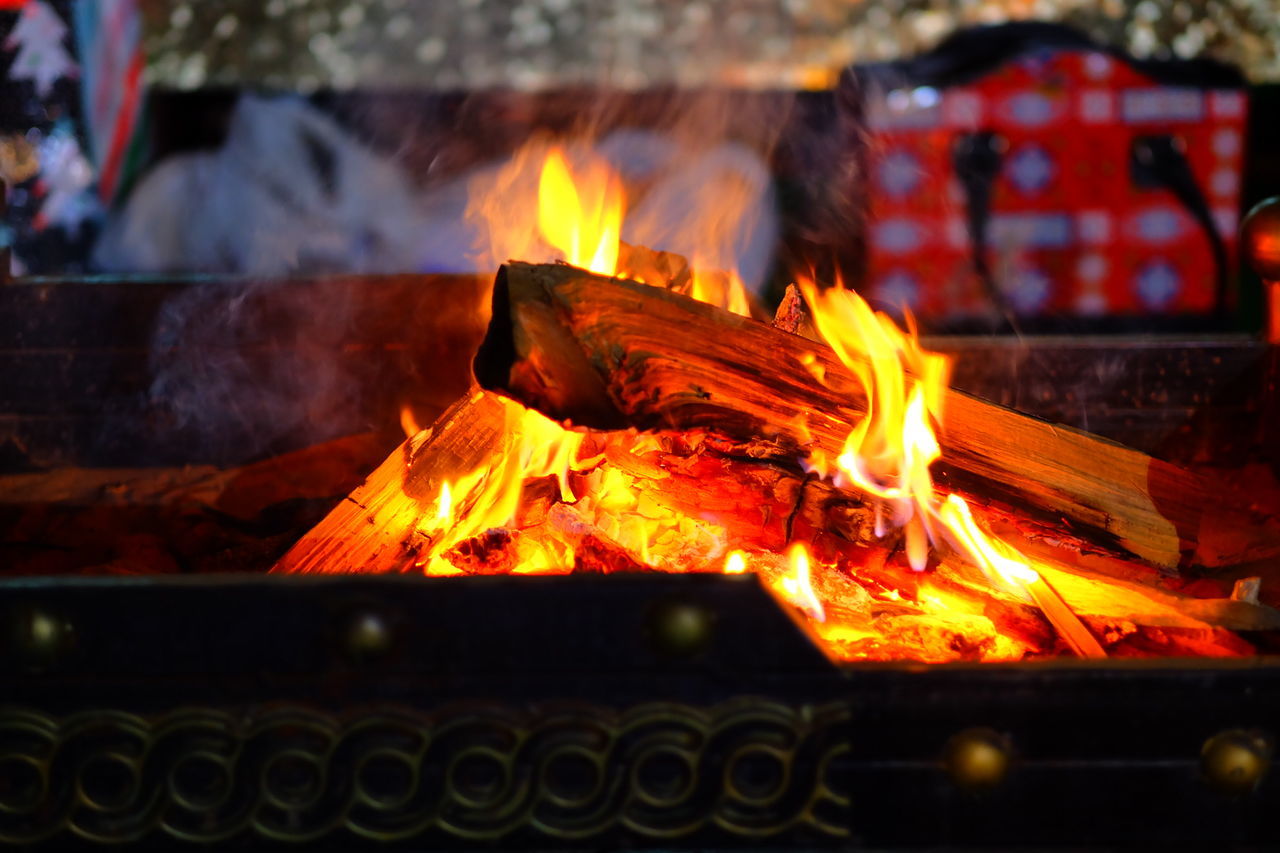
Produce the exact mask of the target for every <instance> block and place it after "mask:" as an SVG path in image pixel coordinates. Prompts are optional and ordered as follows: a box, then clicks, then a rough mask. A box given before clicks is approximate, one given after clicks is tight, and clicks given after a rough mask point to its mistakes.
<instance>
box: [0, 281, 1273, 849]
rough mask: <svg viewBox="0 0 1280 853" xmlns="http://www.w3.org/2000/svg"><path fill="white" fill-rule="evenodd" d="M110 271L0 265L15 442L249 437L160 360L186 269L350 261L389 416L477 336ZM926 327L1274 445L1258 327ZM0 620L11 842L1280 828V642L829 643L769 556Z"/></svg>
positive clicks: (569, 839)
mask: <svg viewBox="0 0 1280 853" xmlns="http://www.w3.org/2000/svg"><path fill="white" fill-rule="evenodd" d="M117 284H119V285H122V286H119V287H108V286H106V285H105V284H104V283H97V284H95V283H92V282H20V283H14V284H10V285H6V286H4V287H0V302H3V303H4V306H3V307H4V310H0V324H6V325H5V327H4V336H5V340H7V341H9V342H10V344H9V346H8V347H7V348H6V349H5V351H4V357H5V358H8V359H9V360H10V363H11V366H15V367H19V366H24V365H25V372H19V373H15V372H13V371H10V372H9V374H8V375H11V376H26V377H28V378H29V381H27V382H24V383H16V384H14V385H11V386H9V387H8V388H7V389H6V391H7V393H8V398H7V399H6V400H5V401H4V402H5V406H4V413H3V415H0V425H3V426H4V428H5V430H6V431H5V432H4V434H3V438H4V439H5V441H4V445H5V447H6V453H5V454H4V456H3V461H4V466H5V468H6V469H7V470H18V469H31V468H39V467H55V468H56V467H60V466H68V465H113V464H114V465H120V464H132V465H136V464H147V463H150V464H174V462H175V461H180V460H185V461H189V462H218V463H220V464H231V463H233V462H235V461H237V460H236V459H235V458H234V452H235V448H234V447H229V446H228V443H227V442H225V441H224V442H221V443H219V444H217V445H216V446H213V445H209V444H207V443H201V440H200V434H198V433H195V432H192V431H191V428H190V425H189V424H185V423H184V422H181V421H180V420H178V419H174V418H170V417H167V416H166V410H165V409H164V407H163V401H159V402H157V400H156V399H155V398H154V395H151V394H149V388H150V387H151V386H150V381H151V379H150V377H151V375H152V374H151V368H150V367H149V366H148V365H150V364H151V362H148V361H147V359H148V358H152V357H154V356H153V355H148V353H152V351H153V347H154V340H153V339H152V332H151V330H152V329H153V328H154V327H155V326H156V323H157V321H156V317H157V316H160V315H159V314H157V312H159V311H160V307H159V306H161V305H164V304H170V301H171V300H172V299H173V298H174V294H176V293H184V292H188V291H192V292H196V293H197V294H199V293H200V292H202V291H201V288H204V289H205V291H204V293H205V296H208V297H209V298H214V299H216V298H226V299H228V300H231V301H234V302H235V304H237V305H241V306H244V305H248V304H254V300H255V299H258V297H262V300H261V301H262V307H260V309H259V310H262V311H264V312H265V313H266V314H267V315H270V314H271V312H272V310H273V309H272V308H271V306H272V304H275V303H273V300H275V299H277V298H282V299H285V300H286V301H285V303H284V304H285V305H287V306H296V305H297V304H300V303H299V302H298V301H297V300H296V299H295V298H294V297H293V296H288V295H287V294H289V293H290V292H293V291H298V292H301V293H303V294H304V295H305V294H313V295H314V294H317V293H323V294H324V298H325V299H330V300H331V299H333V298H337V296H341V295H342V294H346V296H345V297H343V298H349V299H351V300H354V304H355V305H356V309H358V310H355V309H353V310H354V314H353V315H352V316H354V317H357V318H363V319H359V320H358V321H353V322H352V323H350V324H345V325H344V326H343V327H342V329H341V330H340V333H339V332H335V333H334V335H333V336H331V339H330V338H325V339H324V343H325V346H330V347H331V348H332V350H333V352H334V353H340V354H341V356H342V357H343V358H346V359H349V360H351V361H352V363H353V364H356V365H358V366H357V367H355V368H353V369H352V372H351V375H352V376H355V377H357V379H358V380H359V381H358V382H357V384H358V385H360V387H361V389H362V390H361V391H360V393H358V394H353V395H352V396H351V399H353V400H357V401H358V402H359V405H360V406H368V407H370V410H371V411H372V410H376V411H379V412H382V415H380V417H384V419H385V418H390V419H392V420H394V417H395V415H394V408H395V406H394V402H395V400H394V399H392V398H386V395H384V394H380V393H379V392H378V390H377V389H378V388H384V390H385V387H384V386H386V385H387V383H391V385H392V386H394V387H403V386H404V384H405V383H406V382H409V383H410V384H412V380H413V378H414V377H413V375H412V371H409V370H408V369H407V368H406V365H408V364H412V363H415V362H418V363H420V360H421V358H422V357H423V352H421V351H417V350H414V349H413V347H415V346H418V347H424V346H425V347H427V353H426V354H427V356H430V354H431V352H434V351H435V350H432V349H431V348H432V347H436V348H438V349H439V350H440V351H441V352H444V351H446V350H449V351H451V350H455V349H458V348H461V347H465V346H466V345H467V341H468V340H470V338H469V337H468V336H469V335H471V336H474V337H476V338H478V335H479V329H478V328H477V329H475V330H473V331H471V332H467V333H466V334H462V335H461V336H460V337H458V338H457V339H453V340H445V339H440V340H435V341H427V342H425V343H424V342H422V339H423V336H422V335H421V334H420V332H421V329H420V324H419V323H418V320H420V319H422V318H428V317H429V316H430V315H431V314H432V311H433V310H434V308H433V306H434V305H435V304H437V303H433V302H431V301H429V300H427V299H426V298H425V297H423V296H422V294H423V292H424V290H423V288H422V287H417V288H416V289H415V288H413V287H412V286H411V285H412V284H413V283H412V282H408V281H407V280H402V279H395V280H374V281H372V282H371V281H360V282H345V283H344V282H343V281H340V280H326V281H321V282H310V283H308V282H293V283H288V284H286V285H282V286H281V288H282V289H277V288H275V287H272V288H270V289H268V290H267V291H262V290H260V289H257V288H256V285H254V284H253V283H247V282H226V281H217V282H209V281H205V282H200V281H187V282H167V283H141V282H135V283H133V284H131V285H128V286H123V283H117ZM419 284H421V283H420V282H419ZM450 286H456V287H460V288H463V289H465V288H466V287H468V286H472V287H474V282H473V283H472V284H471V285H467V284H466V283H465V282H463V283H458V282H455V284H454V285H450ZM149 288H155V289H149ZM246 288H248V289H249V290H248V291H246ZM246 293H247V296H248V297H252V298H247V296H246ZM282 293H284V294H286V295H285V296H281V295H280V294H282ZM210 294H212V296H210ZM295 295H296V294H295ZM193 298H196V304H197V305H199V304H203V303H201V302H200V299H201V298H204V297H193ZM406 299H408V300H409V301H408V302H406V301H405V300H406ZM86 300H88V301H90V302H92V304H93V306H94V308H93V310H92V311H85V310H84V309H83V307H82V306H83V305H84V304H85V302H86ZM380 300H385V302H383V301H380ZM415 300H416V301H415ZM312 301H315V300H311V299H306V300H303V302H304V303H307V304H310V303H311V302H312ZM464 302H465V300H464ZM139 305H143V306H144V307H143V308H139V307H138V306H139ZM146 305H150V306H151V308H150V309H147V308H145V306H146ZM73 306H75V307H73ZM360 306H363V307H360ZM406 306H408V307H406ZM393 308H394V310H393ZM148 310H150V311H151V315H150V316H148V315H147V311H148ZM112 314H115V315H118V316H121V317H127V318H131V322H130V323H126V324H117V326H116V328H117V330H124V331H117V332H116V334H117V335H122V336H125V337H127V336H128V335H129V334H130V330H132V334H133V338H131V339H129V340H122V339H112V338H111V334H110V333H108V332H107V331H106V330H105V327H104V324H103V318H104V317H109V316H111V315H112ZM405 318H411V319H412V320H413V322H406V319H405ZM369 328H373V329H376V330H377V333H376V334H365V332H367V331H368V329H369ZM362 330H363V331H362ZM415 335H416V336H417V337H416V338H415ZM428 337H429V336H428ZM415 340H417V341H418V343H415V342H414V341H415ZM216 343H217V342H212V343H211V342H210V341H208V340H203V339H196V340H186V339H182V338H175V339H174V340H172V341H171V342H170V348H169V349H168V350H166V351H165V353H164V357H165V358H166V359H178V358H183V357H186V356H184V355H183V352H184V349H185V350H192V349H194V350H196V351H197V352H196V354H195V356H194V358H195V361H196V362H197V363H202V361H203V360H204V359H206V356H207V355H208V353H214V352H217V351H220V350H217V347H216V346H215V344H216ZM223 343H224V344H226V345H227V346H231V347H236V346H242V345H243V346H249V344H251V346H249V348H250V349H252V350H254V352H258V351H259V350H262V351H269V354H270V357H271V358H276V357H279V356H280V354H281V353H285V354H286V355H287V349H288V348H287V347H286V346H280V345H277V344H278V342H275V343H273V342H272V341H269V340H265V339H264V340H254V341H251V342H249V344H243V342H235V341H233V342H229V343H228V342H223ZM201 347H213V349H210V350H208V351H207V352H206V351H203V350H200V348H201ZM942 348H944V349H949V350H951V351H953V352H954V351H960V350H962V351H963V357H962V358H961V359H960V362H959V365H958V370H957V374H956V382H957V384H958V385H959V386H961V387H962V388H964V389H965V390H968V391H970V392H973V393H977V394H981V395H984V396H988V397H990V398H992V399H995V400H996V401H998V402H1003V403H1006V404H1010V405H1014V406H1016V407H1019V408H1021V409H1023V410H1026V411H1029V412H1031V413H1036V414H1042V415H1044V416H1046V417H1050V418H1052V419H1054V420H1058V421H1061V422H1068V423H1072V424H1076V425H1079V426H1083V427H1086V428H1089V429H1092V430H1094V431H1096V432H1100V433H1102V434H1104V435H1108V436H1110V437H1112V438H1115V439H1117V440H1120V441H1124V442H1126V443H1129V444H1131V445H1134V446H1136V447H1139V448H1141V449H1145V450H1149V451H1152V452H1156V453H1158V454H1159V455H1161V456H1164V457H1165V458H1171V459H1176V460H1179V461H1188V462H1190V461H1204V460H1205V459H1206V455H1207V454H1208V455H1209V458H1210V461H1215V462H1218V463H1220V464H1223V465H1234V464H1239V463H1240V462H1242V461H1244V460H1246V459H1252V460H1255V461H1257V460H1260V459H1261V460H1264V461H1266V460H1270V461H1272V462H1273V463H1274V461H1275V459H1276V456H1275V455H1273V450H1274V443H1275V442H1274V439H1272V438H1271V437H1270V436H1271V432H1272V431H1269V430H1267V429H1266V423H1267V419H1268V417H1269V414H1268V407H1269V405H1270V404H1269V403H1268V400H1270V399H1271V397H1270V396H1269V395H1268V394H1267V393H1264V389H1265V388H1267V387H1269V386H1270V385H1273V384H1274V360H1275V359H1274V354H1273V350H1272V349H1270V348H1268V347H1267V346H1266V345H1265V344H1262V343H1259V342H1256V341H1252V340H1246V339H1242V338H1226V337H1219V338H1211V339H1198V340H1189V339H1184V340H1178V341H1172V340H1164V341H1161V340H1139V339H1128V340H1121V341H1107V342H1101V341H1079V340H1076V341H1063V340H1057V341H1033V342H1024V343H1022V344H1020V345H1017V346H1013V345H1008V344H1002V343H993V342H985V343H974V342H968V343H963V344H961V343H954V342H942ZM188 355H190V353H188ZM255 357H256V356H255ZM130 365H132V367H130ZM95 377H97V378H95ZM108 379H109V380H110V381H107V380H108ZM51 389H52V390H51ZM384 398H385V399H384ZM379 407H381V408H379ZM95 418H97V419H99V421H98V422H97V424H96V426H95ZM103 420H105V421H107V422H109V423H110V424H112V425H114V426H115V427H117V429H116V430H115V431H114V432H104V431H103V430H102V429H101V428H100V427H101V426H102V423H101V422H102V421H103ZM49 425H55V426H57V428H58V430H60V432H56V433H51V432H50V431H49ZM345 426H349V425H344V428H345ZM309 438H314V436H308V435H304V434H299V435H291V434H286V433H281V434H280V435H276V436H274V437H273V441H272V443H270V446H264V447H257V448H256V449H255V450H253V451H249V450H244V451H243V452H245V453H251V452H257V453H264V452H279V451H280V450H282V449H287V448H288V447H289V446H291V442H292V443H293V444H294V445H297V444H299V443H302V442H305V441H306V440H308V439H309ZM393 441H394V440H393ZM147 448H151V450H150V452H148V451H147V450H146V449H147ZM0 629H2V630H0V633H2V635H3V641H2V642H3V644H2V645H0V844H4V845H10V846H13V845H17V846H23V847H36V848H42V849H60V850H61V849H75V848H83V849H90V848H100V847H105V846H107V845H117V844H121V843H136V844H138V845H139V846H141V847H144V848H148V847H154V848H157V849H159V848H163V849H166V850H168V849H173V848H174V846H175V845H176V846H179V847H184V846H191V847H195V846H196V845H206V844H214V843H217V844H223V843H225V844H228V845H232V846H261V847H268V848H271V847H278V846H281V845H284V844H289V845H290V846H293V845H296V844H300V843H306V844H309V845H312V846H314V847H316V848H320V849H350V848H352V847H355V846H357V845H361V844H367V843H369V842H375V841H376V842H378V843H379V846H380V847H382V846H396V847H400V848H414V849H425V848H446V849H459V848H463V847H469V846H492V845H495V844H501V845H503V846H507V847H524V848H530V849H547V848H553V847H554V848H568V847H583V848H587V847H589V848H592V849H597V848H601V847H608V846H616V847H624V846H625V847H635V846H648V847H660V848H663V849H670V848H673V847H682V848H697V849H706V848H715V849H723V848H726V847H736V846H747V845H749V846H753V847H760V846H769V845H779V846H780V845H784V844H786V845H796V844H802V845H805V846H810V847H818V846H823V847H826V846H830V847H871V848H885V847H897V846H923V847H932V846H938V845H951V846H960V847H963V846H981V847H991V846H1016V847H1019V848H1028V847H1047V846H1078V845H1087V844H1097V845H1106V846H1126V845H1130V846H1137V845H1141V846H1144V847H1151V846H1156V845H1170V846H1173V845H1187V844H1193V845H1202V846H1209V845H1212V846H1214V847H1222V846H1226V845H1251V846H1256V847H1271V846H1275V845H1277V844H1280V823H1277V822H1276V821H1275V819H1274V815H1275V814H1276V810H1277V808H1278V807H1280V781H1277V779H1276V778H1275V775H1276V774H1268V772H1267V771H1268V763H1269V758H1270V755H1271V750H1272V746H1273V739H1274V737H1275V736H1276V734H1277V732H1278V731H1280V730H1278V729H1277V722H1276V721H1277V720H1280V664H1278V663H1277V662H1276V660H1275V659H1272V658H1266V657H1263V658H1255V659H1252V660H1248V661H1233V662H1222V661H1185V660H1162V661H1133V660H1126V661H1108V662H1104V663H1101V664H1097V663H1089V664H1085V663H1081V662H1076V661H1072V660H1055V661H1050V662H1043V663H1036V664H1023V665H945V666H918V665H865V666H854V667H846V668H840V667H837V666H835V665H833V664H832V663H830V662H829V661H828V660H827V659H826V658H825V657H824V656H823V655H822V653H821V652H820V651H819V650H818V648H817V647H816V646H815V645H814V644H813V643H812V642H811V641H810V639H809V638H808V637H807V636H806V634H805V632H804V629H803V628H802V627H800V624H799V623H798V622H797V621H795V620H793V619H792V618H791V616H790V614H789V611H788V610H787V609H786V608H785V607H784V606H782V605H780V604H778V603H777V602H776V601H775V600H774V599H773V598H772V597H771V596H770V595H769V594H768V593H767V592H766V591H764V590H763V589H762V588H761V587H760V586H759V585H758V583H757V582H756V581H755V579H754V578H753V577H751V576H742V577H732V576H690V575H683V576H671V575H635V576H626V575H613V576H608V577H604V576H570V577H539V578H522V577H505V578H462V579H434V580H432V579H426V578H421V577H334V578H321V579H317V578H310V577H279V576H251V575H207V576H189V577H176V578H175V577H170V578H162V577H134V578H88V577H53V578H31V577H25V578H24V577H13V576H4V575H0Z"/></svg>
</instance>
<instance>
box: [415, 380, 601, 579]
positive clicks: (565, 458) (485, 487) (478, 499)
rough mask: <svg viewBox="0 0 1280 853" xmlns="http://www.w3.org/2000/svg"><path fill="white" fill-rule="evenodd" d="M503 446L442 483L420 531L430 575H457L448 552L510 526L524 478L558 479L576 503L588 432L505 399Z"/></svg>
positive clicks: (565, 496) (563, 493) (562, 494)
mask: <svg viewBox="0 0 1280 853" xmlns="http://www.w3.org/2000/svg"><path fill="white" fill-rule="evenodd" d="M503 407H504V412H505V422H506V423H505V428H504V430H503V435H504V440H505V445H504V447H503V448H502V450H501V451H500V452H498V453H496V454H495V455H494V457H493V458H492V459H490V460H489V461H487V462H486V463H485V464H484V465H481V466H480V467H479V468H476V469H475V470H473V471H470V472H468V473H466V474H463V475H462V476H460V477H458V478H457V479H456V480H454V481H453V483H452V484H451V483H449V482H448V481H444V482H442V483H441V486H440V498H439V500H438V503H437V510H436V515H435V517H434V518H433V519H432V520H431V522H430V524H429V526H428V527H427V528H426V529H421V530H420V531H419V532H421V533H422V534H423V535H424V536H425V537H426V538H427V541H428V543H429V545H428V548H427V549H426V554H425V555H424V557H423V559H422V564H423V565H424V567H425V570H426V573H427V574H431V575H437V574H454V573H455V570H454V567H453V566H452V564H450V563H449V561H448V560H447V559H445V556H444V555H445V554H447V553H448V552H449V550H450V549H451V548H453V547H454V546H455V545H457V544H458V543H460V542H464V541H466V540H467V539H470V538H472V537H474V536H477V535H479V534H481V533H483V532H484V531H486V530H489V529H491V528H495V527H505V526H507V525H509V524H510V523H511V522H512V520H513V519H514V518H515V516H516V511H517V510H518V509H519V507H520V497H521V494H522V489H523V486H524V483H525V481H526V480H531V479H535V478H538V477H547V476H554V477H555V478H556V479H557V481H558V483H559V487H560V497H561V499H562V500H564V501H566V502H573V501H574V500H576V497H575V495H574V494H573V491H572V489H571V488H570V486H569V480H568V477H569V472H570V471H573V470H579V469H580V468H581V466H582V464H594V462H593V461H590V460H588V462H587V463H580V462H579V460H578V458H577V457H578V450H579V448H580V447H581V446H582V442H583V440H584V439H585V438H586V435H585V434H584V433H579V432H574V431H572V430H567V429H565V428H564V427H563V426H561V425H560V424H558V423H556V422H555V421H553V420H551V419H550V418H547V417H546V416H545V415H542V414H540V413H538V412H536V411H534V410H532V409H526V408H525V407H524V406H522V405H520V404H519V403H516V402H514V401H512V400H507V399H506V398H503Z"/></svg>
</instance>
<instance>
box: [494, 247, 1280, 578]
mask: <svg viewBox="0 0 1280 853" xmlns="http://www.w3.org/2000/svg"><path fill="white" fill-rule="evenodd" d="M475 373H476V376H477V378H478V379H479V381H480V383H481V385H482V386H484V387H486V388H491V389H495V390H500V391H502V392H504V393H508V394H510V395H512V396H514V397H515V398H516V399H518V400H520V401H522V402H523V403H525V404H526V405H529V406H532V407H534V408H537V409H539V410H541V411H542V412H544V413H545V414H548V415H550V416H551V417H555V418H559V419H563V420H568V421H571V422H573V423H575V424H579V425H585V426H591V427H596V428H605V429H610V428H621V427H639V428H642V429H699V428H708V429H716V430H719V431H722V432H725V433H727V434H729V435H730V436H734V437H739V438H748V437H760V438H765V439H768V440H772V441H775V442H777V443H778V444H779V446H780V448H783V449H790V450H792V451H794V452H795V453H797V454H799V453H802V452H805V451H809V450H815V449H816V450H821V451H822V452H824V453H825V454H826V455H827V456H828V458H834V457H835V456H836V455H838V453H839V452H840V450H841V448H842V446H843V443H844V440H845V437H846V436H847V434H848V432H849V430H850V428H851V426H852V425H853V424H855V423H857V422H858V420H859V419H860V418H861V417H863V415H864V413H865V398H864V395H863V391H862V389H861V387H860V385H859V383H858V381H857V380H856V378H855V377H854V375H853V374H852V373H851V372H850V371H849V370H848V369H847V368H846V367H844V365H842V364H841V363H840V362H839V361H838V360H837V359H836V357H835V355H834V353H832V352H831V351H830V350H829V349H828V348H826V347H825V346H823V345H821V344H817V343H815V342H813V341H809V340H806V339H804V338H802V337H798V336H796V335H791V334H787V333H785V332H782V331H779V330H777V329H774V328H771V327H770V326H768V325H765V324H762V323H757V322H754V321H752V320H749V319H746V318H743V317H738V316H735V315H732V314H729V313H727V312H724V311H721V310H719V309H716V308H713V307H711V306H708V305H703V304H701V303H698V302H695V301H693V300H691V299H688V298H685V297H682V296H679V295H677V294H673V293H670V292H668V291H665V290H662V289H658V288H653V287H647V286H645V285H642V284H638V283H635V282H629V281H625V280H617V279H609V278H605V277H602V276H596V275H592V274H590V273H586V272H584V271H582V270H578V269H575V268H572V267H568V266H565V265H554V264H544V265H533V264H523V263H511V264H507V265H505V266H504V267H503V268H502V269H501V270H500V271H499V273H498V277H497V281H496V284H495V291H494V303H493V320H492V322H491V324H490V328H489V331H488V334H487V335H486V338H485V341H484V343H483V344H482V346H481V348H480V351H479V353H478V355H477V358H476V361H475ZM943 417H944V420H945V424H944V428H943V434H942V435H941V436H940V439H941V444H942V459H941V460H939V461H938V462H937V463H935V466H934V471H935V474H936V476H937V479H938V481H939V483H940V485H941V486H944V487H945V488H947V489H949V490H952V491H955V492H957V493H960V494H962V495H964V496H966V497H968V498H970V499H971V500H972V501H974V502H976V503H978V504H983V505H993V506H997V507H1002V508H1004V509H1005V510H1007V511H1008V512H1011V513H1013V514H1016V515H1017V516H1018V517H1020V518H1023V519H1026V520H1027V521H1028V522H1029V523H1031V524H1034V525H1036V526H1037V527H1038V528H1039V529H1040V530H1042V531H1044V533H1045V535H1047V536H1050V537H1058V538H1061V537H1063V536H1064V534H1065V535H1066V536H1068V537H1071V538H1074V539H1075V540H1077V541H1079V542H1082V543H1085V545H1086V546H1087V549H1088V550H1092V551H1100V552H1102V553H1105V554H1109V555H1112V556H1114V557H1117V558H1119V559H1120V560H1122V561H1133V560H1138V561H1142V562H1145V563H1147V564H1149V565H1152V566H1156V567H1159V568H1161V569H1163V570H1166V571H1170V572H1173V571H1177V570H1179V569H1185V568H1188V567H1193V566H1199V567H1221V566H1230V565H1235V564H1239V563H1244V562H1247V561H1250V560H1259V559H1263V558H1265V557H1268V556H1274V555H1280V525H1278V524H1277V520H1276V519H1274V518H1271V517H1267V516H1265V515H1261V514H1260V513H1257V512H1255V511H1253V510H1252V509H1251V508H1250V507H1248V506H1241V505H1239V504H1237V503H1233V502H1231V501H1228V500H1226V499H1224V498H1223V496H1222V495H1221V494H1220V493H1218V492H1216V491H1215V490H1214V489H1213V488H1211V486H1210V484H1209V482H1208V481H1207V480H1206V479H1204V478H1203V477H1202V476H1200V475H1197V474H1195V473H1193V472H1189V471H1186V470H1184V469H1181V468H1179V467H1177V466H1175V465H1172V464H1169V463H1166V462H1163V461H1160V460H1158V459H1154V458H1152V457H1150V456H1148V455H1146V454H1143V453H1140V452H1138V451H1135V450H1132V449H1130V448H1127V447H1124V446H1122V445H1119V444H1116V443H1114V442H1110V441H1107V440H1105V439H1102V438H1099V437H1096V436H1093V435H1090V434H1088V433H1084V432H1081V431H1079V430H1075V429H1071V428H1068V427H1064V426H1056V425H1054V424H1050V423H1047V422H1045V421H1041V420H1038V419H1036V418H1033V417H1030V416H1027V415H1023V414H1020V413H1018V412H1015V411H1012V410H1010V409H1007V408H1004V407H1002V406H998V405H995V404H992V403H989V402H986V401H983V400H979V399H976V398H974V397H971V396H968V395H966V394H963V393H960V392H957V391H950V392H949V393H948V394H947V396H946V401H945V404H944V412H943Z"/></svg>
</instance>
